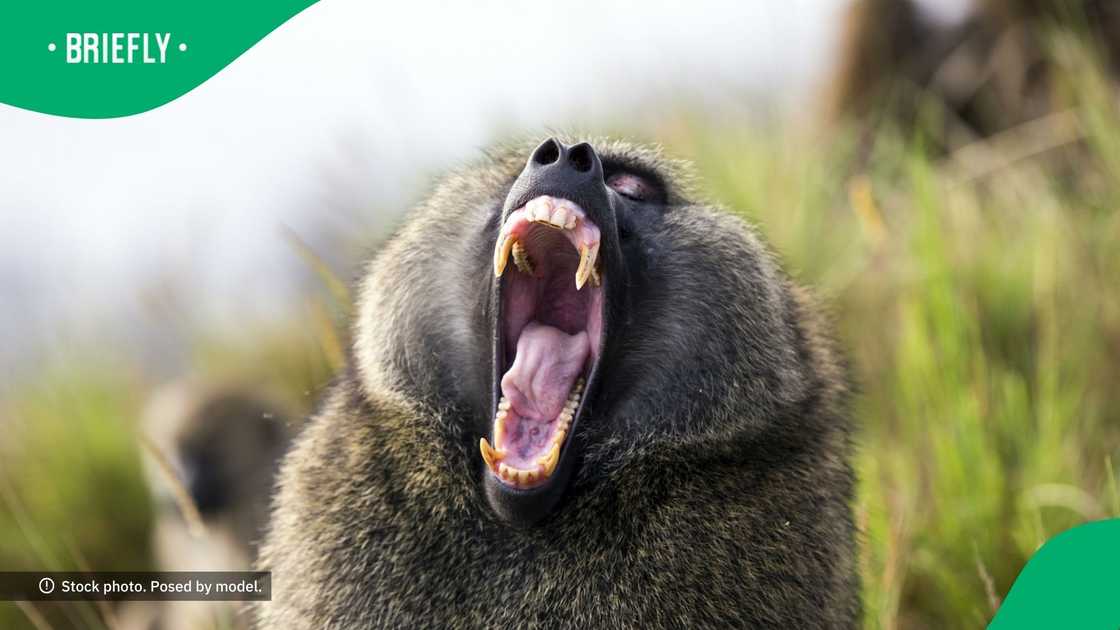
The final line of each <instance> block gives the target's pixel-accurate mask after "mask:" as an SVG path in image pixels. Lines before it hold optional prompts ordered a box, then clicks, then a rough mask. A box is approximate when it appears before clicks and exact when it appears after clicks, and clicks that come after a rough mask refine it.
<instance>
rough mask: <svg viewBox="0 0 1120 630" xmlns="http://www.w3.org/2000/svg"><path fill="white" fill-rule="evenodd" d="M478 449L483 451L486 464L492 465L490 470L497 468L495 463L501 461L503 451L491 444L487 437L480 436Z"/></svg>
mask: <svg viewBox="0 0 1120 630" xmlns="http://www.w3.org/2000/svg"><path fill="white" fill-rule="evenodd" d="M495 441H496V438H495ZM478 450H479V451H480V452H481V453H482V459H483V460H484V461H485V462H486V465H487V466H489V467H490V470H497V468H496V467H495V464H497V463H498V462H499V461H501V459H502V453H501V452H500V451H498V450H496V449H495V448H494V447H492V446H490V443H489V442H487V441H486V438H480V439H479V440H478ZM502 466H505V464H502Z"/></svg>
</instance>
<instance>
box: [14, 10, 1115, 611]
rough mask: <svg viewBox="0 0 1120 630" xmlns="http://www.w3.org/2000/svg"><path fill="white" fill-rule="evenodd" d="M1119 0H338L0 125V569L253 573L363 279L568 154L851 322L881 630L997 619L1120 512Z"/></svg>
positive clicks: (337, 360)
mask: <svg viewBox="0 0 1120 630" xmlns="http://www.w3.org/2000/svg"><path fill="white" fill-rule="evenodd" d="M1113 4H1114V3H1111V2H1108V1H1107V0H1069V1H1065V2H1063V1H1061V0H1053V1H1051V2H1047V1H1045V0H913V1H909V0H855V1H852V0H799V1H794V2H785V3H773V2H762V1H758V2H717V1H714V0H702V1H698V2H691V3H688V5H687V7H686V6H684V5H681V6H675V7H670V6H664V5H661V4H657V5H653V4H642V3H636V2H635V3H629V2H614V3H601V2H583V1H582V0H577V1H575V2H569V3H566V5H565V6H564V7H562V8H557V7H550V6H546V5H545V4H543V3H512V2H510V3H498V2H494V3H475V4H472V5H470V6H468V5H465V4H464V5H454V4H452V5H450V6H446V5H445V4H444V3H432V2H427V1H422V0H421V1H416V2H410V3H406V4H405V5H400V6H394V7H393V8H392V9H391V10H389V9H379V8H376V7H374V6H371V5H370V4H369V3H361V2H358V1H357V0H325V1H323V2H320V3H318V4H316V5H313V6H312V7H311V8H309V9H308V10H306V11H305V12H303V13H301V14H300V15H298V16H296V17H295V18H293V19H292V20H291V21H290V22H289V23H287V24H285V25H283V26H282V27H281V28H279V29H278V30H277V31H275V32H274V33H272V34H271V35H269V36H268V37H266V38H265V39H264V40H263V41H261V42H260V43H259V44H257V45H256V46H254V47H253V48H252V49H251V50H249V51H248V52H247V53H246V54H245V55H243V56H242V57H241V58H240V59H238V60H236V61H235V62H234V63H233V64H232V65H230V66H229V67H228V68H226V69H225V70H223V71H222V72H221V73H219V74H218V75H217V76H216V77H214V78H213V79H211V80H210V81H208V82H206V83H205V84H203V85H202V86H201V87H199V88H197V89H196V90H194V91H192V92H191V93H188V94H187V95H185V96H183V97H181V98H180V99H177V100H176V101H173V102H172V103H170V104H168V105H166V106H164V107H161V108H159V109H157V110H154V111H151V112H148V113H145V114H141V115H138V116H134V117H129V118H123V119H116V120H105V121H86V120H70V119H64V118H55V117H50V116H45V115H41V114H35V113H32V112H27V111H23V110H17V109H14V108H11V107H7V106H0V228H2V229H0V305H2V308H0V348H2V350H0V374H2V375H3V378H2V379H0V570H44V569H48V570H67V569H73V570H91V569H97V570H146V569H154V568H157V567H158V568H165V569H186V568H200V569H201V568H215V569H216V568H226V567H224V566H223V567H217V566H214V564H215V563H216V562H219V560H214V558H219V559H221V561H222V562H227V561H228V562H230V563H232V564H231V567H230V568H236V566H244V565H246V564H247V563H248V562H249V561H250V559H251V557H252V547H253V545H252V542H253V540H254V539H255V534H254V531H256V530H255V529H254V528H259V526H260V522H261V518H262V517H261V516H260V515H259V513H260V511H261V508H260V506H259V505H256V504H254V502H253V501H251V500H249V499H242V498H239V497H244V496H257V495H259V494H260V492H259V491H257V489H258V488H261V487H267V485H268V483H269V481H268V475H269V474H270V473H271V466H273V464H274V462H275V460H276V457H278V454H279V453H280V452H282V451H283V447H284V445H286V443H287V440H289V439H290V436H291V434H293V433H295V432H297V431H298V428H299V423H300V419H301V418H302V417H303V416H304V415H305V414H306V413H307V412H308V410H309V409H310V408H311V407H312V405H313V404H314V403H315V401H316V399H317V397H318V396H319V394H320V393H321V392H322V389H323V387H324V386H325V384H326V382H327V381H328V380H329V379H330V377H331V375H332V374H333V372H334V371H335V370H336V369H337V368H338V367H339V366H340V365H341V362H342V359H343V352H344V348H345V346H346V344H347V343H348V341H347V328H346V327H347V317H348V313H349V308H350V295H349V291H348V288H349V285H350V282H351V281H352V279H353V278H355V276H356V274H357V272H358V270H359V265H360V263H361V261H362V260H363V259H365V258H367V257H368V256H369V255H371V254H372V253H374V252H376V250H377V247H378V245H379V243H380V242H381V241H382V240H383V239H384V238H385V237H386V236H387V235H388V234H390V233H391V231H392V229H393V227H394V226H395V225H397V224H398V222H399V220H400V217H401V214H402V212H403V211H404V210H406V209H407V207H408V206H409V204H410V203H413V202H415V201H416V200H417V199H418V198H420V197H421V196H423V195H424V193H425V191H426V190H427V189H428V187H429V185H430V184H431V182H433V181H434V180H435V178H436V177H438V175H439V174H440V173H441V172H442V171H444V170H445V169H446V168H448V167H451V166H454V165H456V164H458V163H460V162H462V161H465V160H469V159H471V158H473V157H475V156H477V155H478V154H479V152H480V151H481V150H482V149H483V148H484V147H486V146H487V145H489V144H491V143H493V142H495V141H499V140H502V139H506V138H509V137H511V136H514V135H519V134H525V133H531V134H541V133H547V132H548V131H549V130H554V129H563V130H579V131H586V132H588V133H590V134H612V135H621V136H627V137H631V138H635V139H638V140H645V141H651V142H657V143H660V144H662V145H664V146H665V148H666V150H667V151H668V152H669V153H670V154H672V155H674V156H676V157H681V158H686V159H689V160H692V161H693V162H694V163H695V164H696V167H697V171H698V173H699V175H700V177H701V181H702V187H703V189H704V190H706V191H707V192H708V193H709V194H710V196H711V197H712V198H714V199H715V200H717V201H719V202H720V203H722V204H723V205H725V206H727V207H728V208H729V210H731V211H733V212H738V213H741V214H743V215H744V216H746V217H748V218H749V219H751V220H753V221H754V222H756V223H757V224H759V226H760V227H761V229H762V232H763V233H764V234H765V235H766V236H767V238H768V239H769V240H770V242H771V243H772V244H773V246H774V248H775V249H776V250H777V251H778V252H779V253H780V255H781V256H782V258H783V260H784V261H785V263H786V265H787V268H788V269H789V271H790V272H791V273H792V274H793V275H794V276H796V277H797V278H798V279H800V280H801V281H802V282H804V283H807V284H809V285H811V286H813V287H814V288H815V289H816V290H817V292H818V293H820V294H821V295H822V296H823V297H824V298H825V299H826V300H827V302H828V304H829V305H830V308H831V310H832V314H833V317H834V319H835V321H836V323H837V326H838V329H839V331H840V336H841V339H842V342H843V344H844V345H845V347H847V348H848V349H849V351H850V354H851V358H852V362H853V367H854V371H855V374H856V376H857V378H858V380H859V385H860V390H861V394H860V397H859V399H858V401H857V411H858V416H859V420H860V423H861V427H860V432H859V436H858V441H859V454H858V458H857V467H858V471H859V475H860V493H859V498H858V502H857V505H856V510H857V518H858V520H859V525H860V527H861V530H862V532H863V543H864V544H863V555H862V558H861V569H862V571H863V579H864V591H865V597H864V601H865V611H866V615H865V620H866V626H867V627H869V628H941V627H959V626H977V625H983V624H985V623H986V622H987V620H988V619H989V618H990V617H991V615H992V613H993V612H994V610H995V608H996V607H998V604H999V602H1000V601H1001V598H1002V597H1003V596H1004V595H1005V594H1006V592H1007V589H1008V588H1009V587H1010V585H1011V583H1012V581H1013V580H1014V578H1015V576H1016V575H1017V574H1018V571H1019V570H1020V569H1021V568H1022V566H1023V563H1024V562H1025V561H1026V559H1027V558H1028V557H1029V556H1030V555H1031V553H1032V552H1033V551H1034V550H1035V549H1037V547H1038V546H1039V545H1040V544H1041V543H1042V542H1043V541H1045V540H1046V539H1048V538H1050V537H1052V536H1053V535H1055V534H1057V533H1059V532H1061V531H1063V530H1065V529H1067V528H1069V527H1072V526H1074V525H1076V524H1078V523H1082V522H1085V521H1088V520H1094V519H1100V518H1107V517H1112V516H1120V492H1118V491H1117V484H1118V478H1117V474H1116V467H1117V466H1120V462H1118V461H1117V460H1118V459H1120V390H1118V389H1117V388H1116V387H1115V384H1116V383H1117V382H1118V380H1120V291H1117V285H1118V279H1120V247H1118V245H1120V208H1118V207H1117V204H1120V118H1118V117H1117V112H1118V110H1117V105H1118V102H1117V83H1116V79H1117V76H1118V75H1117V69H1118V68H1120V8H1114V7H1113V6H1112V5H1113ZM231 426H236V427H237V429H236V430H235V431H234V430H232V429H230V427H231ZM218 445H221V446H220V447H219V446H218ZM231 462H236V466H235V465H233V464H231ZM262 479H263V480H262ZM246 480H248V481H246ZM243 621H244V620H243V616H241V615H240V613H238V612H237V611H236V610H233V611H231V610H224V611H222V610H202V611H198V610H194V611H168V610H163V609H162V608H160V607H158V606H154V605H153V606H139V605H135V606H134V605H129V606H117V607H110V606H100V607H99V606H94V605H85V604H81V605H79V604H73V605H54V606H48V605H34V606H33V605H31V604H11V603H0V627H3V628H9V627H14V628H22V627H29V628H103V627H109V628H142V627H144V628H152V627H164V628H176V627H200V628H213V627H241V626H242V625H243ZM156 623H159V624H161V625H159V626H157V625H154V624H156Z"/></svg>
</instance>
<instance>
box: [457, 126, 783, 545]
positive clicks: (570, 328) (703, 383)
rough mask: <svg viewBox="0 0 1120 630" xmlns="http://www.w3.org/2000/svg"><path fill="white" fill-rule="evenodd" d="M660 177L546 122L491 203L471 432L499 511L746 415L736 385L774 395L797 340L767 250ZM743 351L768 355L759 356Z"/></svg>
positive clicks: (525, 514) (693, 443)
mask: <svg viewBox="0 0 1120 630" xmlns="http://www.w3.org/2000/svg"><path fill="white" fill-rule="evenodd" d="M668 178H669V175H668V174H666V173H662V172H659V170H658V168H657V166H656V165H654V164H648V163H643V161H642V160H640V159H637V158H634V157H633V156H632V154H626V153H621V152H620V153H619V154H617V155H616V154H615V153H614V152H612V151H610V150H609V149H608V150H607V151H603V152H602V153H601V154H600V153H599V152H597V151H596V149H595V148H594V147H592V146H591V145H590V144H587V143H580V144H575V145H573V146H565V145H564V144H562V143H561V142H559V141H557V140H553V139H550V140H547V141H545V142H544V143H543V144H541V145H540V146H539V147H537V148H536V149H535V150H534V151H532V153H531V155H529V156H528V161H527V164H526V165H525V167H524V170H523V171H522V172H521V174H520V175H519V176H518V177H517V179H516V180H515V181H514V183H513V185H512V186H511V187H510V188H509V190H508V193H506V195H505V202H504V204H503V205H502V207H501V208H500V209H495V213H496V216H495V219H497V220H496V221H492V222H491V225H493V226H494V227H493V229H494V233H492V234H488V235H486V236H484V237H483V238H487V239H488V238H493V239H494V241H493V242H494V248H493V256H492V260H491V262H492V265H491V266H490V268H491V269H492V271H490V272H489V274H490V275H492V276H493V278H494V281H493V284H492V295H491V306H490V308H488V309H486V312H485V315H484V317H486V318H488V320H489V322H488V325H489V328H488V329H489V330H492V331H493V347H492V353H491V354H490V357H491V358H492V381H491V383H492V390H491V392H490V394H491V396H492V402H491V416H490V417H491V418H492V421H491V423H490V427H489V431H488V432H487V434H486V435H484V436H483V437H482V438H481V440H480V443H479V448H480V450H481V455H482V459H483V462H484V473H483V483H484V485H485V489H486V495H487V497H488V499H489V502H490V504H491V506H492V507H493V509H494V510H495V511H496V512H497V514H498V515H499V516H501V517H503V518H504V519H505V520H507V521H510V522H513V523H516V524H529V523H532V522H535V521H537V520H539V519H540V518H541V517H543V516H544V515H546V514H547V513H548V512H549V511H550V510H552V509H553V508H554V507H555V506H556V505H557V502H558V500H559V499H560V497H561V496H562V495H563V493H564V491H565V489H566V488H567V486H568V485H569V484H570V482H571V481H573V480H576V481H577V482H578V483H579V484H580V485H584V486H586V485H588V484H594V483H596V480H602V479H603V478H605V477H606V476H609V475H610V474H612V471H614V470H617V469H618V468H619V467H620V466H622V465H625V464H626V462H627V461H628V460H630V459H633V458H635V457H638V456H640V454H641V453H643V452H646V453H648V452H652V451H658V450H660V451H661V452H663V453H667V454H668V455H669V456H670V457H671V456H672V453H674V452H680V453H687V449H688V448H690V447H691V448H707V447H709V446H710V444H711V443H712V440H713V438H714V439H716V440H718V439H720V437H721V436H726V435H727V434H733V433H736V432H741V431H742V430H744V429H746V428H749V427H750V423H751V422H757V421H758V418H757V417H751V414H749V413H746V412H744V413H743V414H742V416H741V417H735V416H734V409H732V406H733V403H734V401H735V400H736V399H737V397H738V396H741V395H742V394H744V393H746V394H750V393H751V392H756V396H757V399H758V400H757V402H758V404H759V405H763V406H765V405H766V404H767V402H768V401H769V399H770V398H773V397H775V396H781V395H782V390H783V387H782V384H781V383H779V382H778V381H781V380H782V376H781V375H779V374H774V373H773V370H774V368H773V366H775V365H781V363H782V361H780V360H779V361H776V360H774V357H775V356H776V355H778V354H781V353H782V352H785V351H787V350H788V351H789V352H793V350H792V348H793V347H794V345H795V344H794V343H792V340H791V339H789V335H790V334H791V333H790V331H789V330H788V329H785V328H784V327H783V326H781V324H780V322H779V320H780V317H778V316H776V315H775V313H776V312H777V311H778V310H780V305H779V304H778V302H780V301H781V298H780V297H779V294H778V288H777V287H779V281H778V280H776V279H775V277H774V271H773V269H772V266H771V265H770V264H769V263H768V261H767V260H766V259H765V258H766V257H765V256H763V255H762V254H761V249H760V248H759V246H758V244H757V243H756V242H755V241H754V239H753V237H752V236H751V235H750V234H749V232H748V231H747V230H746V229H745V227H744V225H743V224H742V223H741V222H740V221H738V220H735V219H733V218H731V217H729V216H727V215H725V214H723V213H719V212H715V211H712V210H710V209H708V208H703V207H696V206H691V205H689V204H687V203H686V202H684V201H682V200H680V198H679V196H678V195H675V194H672V193H671V191H670V190H669V189H668V185H667V184H668ZM498 212H500V214H497V213H498ZM487 242H489V241H487ZM474 268H476V269H477V267H474ZM745 336H746V339H745V338H744V337H745ZM752 346H754V347H753V348H752ZM783 348H784V349H783ZM750 352H757V353H759V356H760V357H761V356H762V355H764V354H767V353H769V354H770V355H773V356H770V360H769V362H767V361H765V360H763V361H760V362H758V363H757V364H755V365H752V360H751V357H750V356H748V353H750ZM783 358H784V359H786V360H787V361H786V362H788V363H789V364H791V365H794V364H796V359H795V358H792V357H788V356H787V357H783ZM768 379H769V380H768ZM729 415H730V416H731V417H730V418H729ZM717 418H718V421H717V420H716V419H717ZM756 428H757V427H756ZM706 445H708V446H706ZM693 455H695V454H693ZM692 459H695V457H693V456H690V459H689V460H690V461H691V460H692Z"/></svg>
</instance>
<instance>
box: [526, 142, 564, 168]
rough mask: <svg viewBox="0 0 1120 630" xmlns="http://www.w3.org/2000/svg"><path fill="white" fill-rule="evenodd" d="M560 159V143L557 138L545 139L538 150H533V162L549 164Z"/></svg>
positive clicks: (541, 164) (542, 164) (543, 164)
mask: <svg viewBox="0 0 1120 630" xmlns="http://www.w3.org/2000/svg"><path fill="white" fill-rule="evenodd" d="M558 159H560V144H559V143H558V142H556V139H555V138H549V139H548V140H545V141H544V142H543V143H542V144H541V146H539V147H537V150H536V151H533V157H532V162H533V163H534V164H537V165H540V166H547V165H549V164H552V163H553V162H555V161H556V160H558Z"/></svg>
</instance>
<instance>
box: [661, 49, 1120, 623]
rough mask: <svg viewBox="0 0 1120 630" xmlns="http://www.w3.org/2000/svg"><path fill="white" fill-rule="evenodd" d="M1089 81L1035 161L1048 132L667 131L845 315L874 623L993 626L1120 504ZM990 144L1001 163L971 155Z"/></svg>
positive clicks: (1108, 232) (1117, 320)
mask: <svg viewBox="0 0 1120 630" xmlns="http://www.w3.org/2000/svg"><path fill="white" fill-rule="evenodd" d="M1070 76H1071V77H1075V76H1076V77H1077V78H1076V83H1072V84H1071V85H1067V86H1065V87H1066V88H1067V89H1068V96H1069V99H1070V109H1068V110H1066V111H1064V112H1063V113H1062V115H1061V116H1059V117H1058V118H1059V119H1062V120H1065V119H1066V118H1071V119H1073V120H1075V121H1076V122H1077V123H1078V134H1079V141H1078V142H1076V143H1075V145H1076V146H1074V147H1052V148H1050V149H1049V150H1044V151H1040V152H1036V153H1033V154H1031V155H1029V156H1027V157H1022V156H1021V155H1019V156H1015V154H1013V153H1009V154H1008V155H1002V154H1000V153H999V151H1001V149H1000V147H1003V146H1007V145H1023V144H1030V142H1031V141H1032V140H1033V138H1017V137H1015V136H1016V134H1017V133H1020V134H1027V133H1031V134H1037V133H1039V130H1038V129H1039V128H1038V126H1037V125H1036V126H1033V127H1031V128H1029V129H1027V128H1024V129H1023V130H1016V131H1013V132H1011V133H1010V134H1008V136H1005V137H1003V138H998V139H993V140H992V141H991V142H989V143H986V144H985V145H984V146H975V147H972V148H971V149H970V150H969V151H964V152H962V153H961V154H960V155H957V156H947V157H941V156H932V155H930V154H928V153H927V152H925V151H923V150H922V143H921V141H920V139H909V138H903V137H900V136H898V135H895V134H892V133H891V132H889V131H884V132H881V133H880V135H879V136H878V137H877V138H876V140H875V143H874V145H873V149H872V150H871V153H870V156H869V158H867V159H862V158H859V152H858V151H856V150H855V143H854V142H848V141H846V138H845V136H844V135H843V134H839V135H838V136H835V135H834V136H831V137H828V138H823V139H822V138H791V135H790V134H788V133H772V132H763V131H759V130H757V129H751V128H743V129H740V130H734V129H731V130H729V129H711V128H709V127H708V126H706V125H705V124H704V122H703V121H701V120H696V119H690V118H688V117H687V116H686V117H684V118H683V119H681V120H677V121H674V122H673V124H670V125H666V129H667V130H669V131H670V132H671V133H670V135H669V136H668V137H665V136H664V134H663V136H662V140H663V141H665V143H666V144H667V145H668V146H669V148H670V149H671V151H672V152H674V153H677V154H680V155H683V156H685V157H688V158H690V159H692V160H693V161H694V162H695V163H696V164H697V167H698V170H699V172H700V174H701V177H702V180H703V182H704V183H705V184H706V186H705V189H706V190H707V191H709V192H710V193H711V194H712V195H713V197H714V198H715V199H717V200H718V201H721V202H723V203H724V204H726V205H727V206H729V207H730V208H732V209H734V210H736V211H739V212H742V213H744V214H745V215H746V216H747V217H749V218H750V219H752V220H753V221H755V222H756V223H758V224H759V225H760V226H761V227H762V230H763V232H764V233H765V234H766V235H767V236H768V238H769V239H770V241H771V243H772V244H773V246H774V247H775V248H776V249H777V250H778V252H779V253H780V254H781V256H782V257H783V259H784V260H785V261H786V263H787V265H788V267H789V269H790V270H791V272H792V273H793V274H794V275H795V276H796V277H797V278H799V279H800V280H802V281H803V282H805V283H807V284H810V285H812V286H814V287H815V288H816V289H817V291H818V293H821V294H823V295H824V296H825V297H826V298H827V299H828V301H829V303H830V304H831V306H832V309H833V315H834V320H835V322H836V324H837V327H838V330H839V334H840V337H841V339H842V341H843V343H844V345H845V346H846V347H847V348H848V349H849V351H850V355H851V358H852V360H853V364H854V368H855V372H856V375H857V378H858V381H859V386H860V390H861V393H860V396H859V397H858V400H857V415H858V419H859V422H860V425H861V429H860V433H859V454H858V457H857V468H858V472H859V477H860V490H859V500H858V502H857V506H856V509H857V518H858V520H859V522H860V524H861V527H862V529H863V542H864V549H863V558H862V568H863V575H864V577H863V579H864V587H865V595H864V601H865V607H866V613H867V614H866V625H867V627H869V628H894V627H915V628H944V627H962V626H979V625H983V624H984V623H986V621H987V620H988V619H989V618H990V616H991V614H992V612H993V604H994V603H995V602H997V601H998V600H999V598H1002V596H1004V595H1005V594H1006V591H1007V589H1008V588H1009V587H1010V585H1011V583H1012V581H1013V580H1014V578H1015V576H1016V575H1017V574H1018V571H1019V570H1020V569H1021V568H1022V566H1023V564H1024V562H1025V561H1026V559H1027V558H1028V557H1029V556H1030V555H1031V553H1032V552H1034V551H1035V550H1036V549H1037V548H1038V546H1039V545H1041V544H1042V542H1043V541H1045V540H1047V539H1048V538H1050V537H1052V536H1054V535H1055V534H1057V533H1059V532H1061V531H1063V530H1064V529H1067V528H1069V527H1072V526H1074V525H1076V524H1078V523H1081V522H1084V521H1087V520H1092V519H1099V518H1105V517H1110V516H1120V497H1118V495H1117V490H1116V484H1117V478H1116V474H1115V473H1116V470H1115V468H1116V465H1115V463H1116V462H1118V461H1120V388H1117V384H1118V383H1120V290H1118V289H1120V160H1118V158H1120V124H1118V121H1120V117H1118V116H1117V113H1118V112H1117V109H1116V107H1115V105H1114V104H1113V103H1110V102H1108V101H1107V100H1106V99H1105V98H1104V97H1103V96H1102V94H1103V91H1102V90H1103V87H1102V83H1101V81H1100V80H1099V78H1098V77H1097V76H1096V75H1093V74H1092V73H1091V72H1084V71H1083V72H1082V73H1080V74H1079V75H1070ZM1056 120H1057V119H1056ZM851 137H856V134H854V133H853V134H852V136H851ZM980 149H983V150H990V151H995V152H996V154H995V155H994V156H992V157H994V158H996V159H995V161H994V163H995V164H996V167H994V168H992V167H989V166H985V167H984V168H983V169H977V170H975V171H973V170H970V166H971V165H970V164H969V163H964V164H962V160H963V158H964V157H965V156H966V155H968V154H969V153H975V150H980ZM1012 157H1017V159H1011V158H1012ZM1005 158H1006V159H1005Z"/></svg>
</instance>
